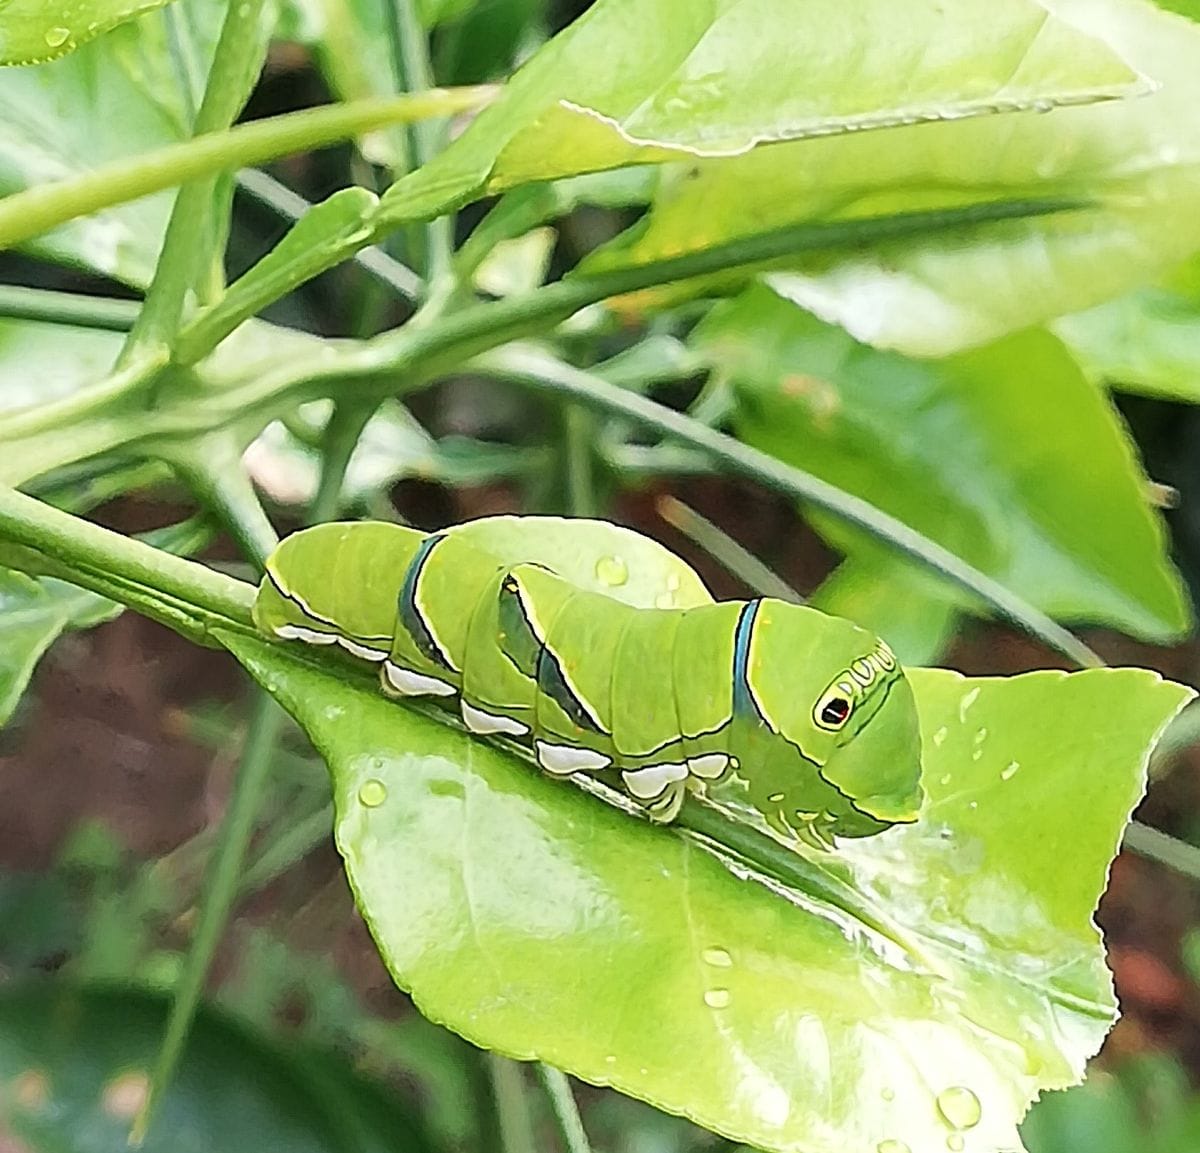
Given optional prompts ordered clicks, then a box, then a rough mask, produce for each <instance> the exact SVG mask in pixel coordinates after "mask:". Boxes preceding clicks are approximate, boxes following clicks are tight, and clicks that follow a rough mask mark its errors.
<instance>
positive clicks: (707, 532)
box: [657, 496, 804, 604]
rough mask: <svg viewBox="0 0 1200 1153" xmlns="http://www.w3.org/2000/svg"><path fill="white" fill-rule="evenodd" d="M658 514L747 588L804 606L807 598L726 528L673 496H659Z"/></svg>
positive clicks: (762, 594)
mask: <svg viewBox="0 0 1200 1153" xmlns="http://www.w3.org/2000/svg"><path fill="white" fill-rule="evenodd" d="M657 508H658V515H659V516H661V517H662V518H663V520H665V521H666V522H667V524H669V525H671V526H672V527H673V528H675V529H677V530H678V531H679V532H681V533H683V535H684V536H686V537H687V538H688V540H690V541H691V542H692V543H693V544H696V545H699V547H700V548H702V549H703V550H704V551H705V552H706V553H708V554H709V556H711V557H713V558H714V559H716V560H717V561H718V562H719V563H720V564H721V565H722V566H723V567H724V568H726V569H728V570H729V572H731V573H732V574H733V575H734V576H735V577H737V578H738V580H740V581H741V582H742V584H744V585H745V586H746V587H747V588H748V589H750V590H751V591H753V592H755V593H757V594H758V595H759V596H764V597H775V598H777V599H778V600H781V601H790V602H791V603H792V604H803V603H804V598H803V597H802V596H800V594H799V593H797V592H796V590H795V589H794V588H792V586H791V585H790V584H788V583H787V581H785V580H784V579H783V578H782V577H781V576H780V575H779V574H778V573H776V572H775V571H773V570H772V569H771V568H769V567H768V566H767V565H765V564H763V562H762V561H760V560H759V559H758V557H756V556H755V555H754V554H753V553H752V552H750V551H749V550H748V549H745V548H743V547H742V546H741V545H740V544H738V542H737V541H735V540H734V539H733V537H731V536H730V535H729V534H728V533H727V532H725V531H724V529H722V528H720V527H719V526H717V525H715V524H713V522H712V521H710V520H708V519H707V517H703V516H701V515H700V514H699V513H698V512H696V510H695V509H692V508H689V507H688V506H687V505H686V504H684V503H683V501H681V500H676V499H675V497H673V496H663V497H660V498H659V500H658V503H657Z"/></svg>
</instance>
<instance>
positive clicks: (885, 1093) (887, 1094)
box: [879, 1089, 896, 1101]
mask: <svg viewBox="0 0 1200 1153" xmlns="http://www.w3.org/2000/svg"><path fill="white" fill-rule="evenodd" d="M879 1096H880V1097H882V1098H883V1099H884V1100H885V1101H895V1100H896V1090H895V1089H881V1090H880V1092H879Z"/></svg>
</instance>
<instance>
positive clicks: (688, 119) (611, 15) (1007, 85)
mask: <svg viewBox="0 0 1200 1153" xmlns="http://www.w3.org/2000/svg"><path fill="white" fill-rule="evenodd" d="M930 43H936V44H937V45H938V50H937V51H936V52H930V51H929V50H928V45H929V44H930ZM614 60H619V61H621V67H620V68H614V67H613V66H612V62H613V61H614ZM1136 80H1137V76H1136V74H1135V73H1134V72H1133V71H1131V70H1130V68H1129V67H1128V66H1127V65H1126V64H1125V62H1124V60H1123V59H1122V58H1121V55H1120V54H1119V53H1118V52H1116V51H1114V50H1113V49H1112V48H1110V47H1109V46H1107V45H1105V44H1103V43H1101V42H1100V41H1098V40H1096V39H1094V38H1093V37H1091V36H1089V35H1087V34H1082V33H1080V32H1079V31H1077V30H1076V28H1075V27H1074V26H1073V24H1069V23H1066V22H1064V21H1061V20H1059V19H1058V18H1057V17H1055V16H1052V15H1048V14H1047V12H1046V10H1045V9H1044V8H1043V7H1042V5H1040V4H1036V3H1033V2H1032V0H1002V2H996V0H960V2H959V3H956V4H954V5H952V6H950V7H947V6H945V5H942V4H938V3H936V2H934V0H919V2H917V3H909V4H905V5H904V6H903V7H897V6H896V5H892V4H887V3H884V2H883V0H863V2H862V3H860V4H859V5H858V6H857V8H856V10H855V12H854V16H853V18H852V19H848V18H847V10H846V7H845V5H844V4H841V3H839V2H838V0H815V2H810V3H806V4H795V3H793V2H792V0H756V2H755V3H752V4H745V3H741V4H731V3H728V2H727V0H690V2H688V3H681V2H678V0H600V2H599V3H597V4H595V5H593V6H592V8H590V9H589V10H588V11H587V12H586V13H585V14H584V15H583V16H582V17H581V18H580V19H579V20H577V21H576V22H575V24H574V25H572V26H571V27H570V28H569V29H568V30H567V31H565V32H563V33H562V34H560V35H559V36H557V37H555V38H554V39H553V40H552V41H550V42H549V43H548V44H547V45H546V46H545V47H543V48H542V49H541V50H540V51H539V52H538V53H537V54H536V55H535V56H534V58H533V59H532V60H531V61H530V62H529V63H528V64H527V65H526V66H525V67H524V68H522V69H521V70H520V72H518V73H517V74H516V76H514V77H513V79H512V80H511V81H510V82H509V83H508V85H507V86H506V88H505V90H504V92H503V94H502V95H501V97H500V99H499V100H498V101H497V102H496V103H495V104H494V105H493V106H492V107H490V108H489V109H487V110H486V111H485V112H484V113H482V114H481V115H480V116H479V117H478V119H477V120H476V121H475V122H474V124H472V126H471V127H470V128H469V129H468V130H467V132H465V133H464V134H463V135H462V137H460V138H459V140H458V141H456V142H455V144H454V145H453V146H452V147H451V148H449V149H447V150H446V152H445V153H443V154H442V156H440V157H439V158H437V159H436V160H435V161H434V162H432V163H431V164H428V165H426V166H425V168H423V169H422V170H420V171H419V172H417V173H413V174H411V175H410V176H408V177H406V178H405V179H402V180H400V181H399V182H397V183H396V184H395V185H393V187H392V188H391V189H390V190H389V191H388V192H387V193H386V194H385V196H384V199H383V210H384V219H385V220H387V221H388V222H389V223H391V224H396V223H400V222H402V221H406V220H413V219H417V218H419V217H421V216H424V215H428V214H434V213H438V212H441V211H444V210H445V208H446V207H447V206H448V205H450V204H452V203H455V202H462V201H465V200H467V199H470V198H471V197H473V196H477V195H480V194H483V193H489V194H490V193H496V192H500V191H503V190H504V189H507V188H512V187H514V186H515V185H518V184H522V183H526V182H528V181H534V180H549V179H554V178H556V177H561V176H573V175H576V174H578V173H582V172H589V171H595V170H599V169H603V168H615V167H619V166H621V165H626V164H632V163H645V162H653V161H663V160H671V159H680V158H692V157H698V156H734V155H738V154H740V153H744V152H746V151H747V150H748V149H753V148H755V147H756V146H757V145H760V144H766V143H770V142H775V141H782V140H795V139H799V138H803V137H815V136H824V135H828V134H830V133H845V132H851V131H854V130H861V129H865V128H881V127H884V126H886V125H889V124H911V123H913V122H914V121H927V120H937V119H949V118H954V119H958V118H962V117H973V116H984V115H986V114H988V113H994V112H998V111H1010V110H1012V109H1017V108H1032V107H1035V106H1036V107H1043V106H1054V105H1056V104H1060V103H1078V102H1081V101H1090V100H1100V99H1104V98H1107V97H1112V96H1115V95H1118V94H1120V93H1122V92H1126V91H1128V90H1129V89H1130V87H1131V86H1132V85H1133V84H1134V83H1135V81H1136ZM805 170H806V172H809V173H811V172H813V171H819V169H812V168H808V167H807V166H806V169H805ZM748 218H749V219H754V214H753V213H749V214H748ZM691 224H692V225H693V238H692V242H693V243H698V244H699V243H706V242H707V241H706V238H705V236H704V235H703V233H704V230H703V229H699V230H698V229H695V228H694V225H695V219H693V220H692V221H691Z"/></svg>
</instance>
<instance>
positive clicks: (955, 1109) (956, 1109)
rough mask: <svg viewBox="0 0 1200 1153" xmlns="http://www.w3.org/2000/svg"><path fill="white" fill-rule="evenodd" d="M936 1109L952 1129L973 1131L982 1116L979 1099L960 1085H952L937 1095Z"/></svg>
mask: <svg viewBox="0 0 1200 1153" xmlns="http://www.w3.org/2000/svg"><path fill="white" fill-rule="evenodd" d="M937 1107H938V1112H939V1113H940V1114H941V1115H942V1116H943V1117H944V1118H945V1120H946V1124H947V1125H949V1126H950V1127H951V1128H952V1129H974V1128H975V1126H976V1125H978V1124H979V1121H980V1118H981V1117H982V1116H983V1109H982V1107H981V1106H980V1104H979V1098H978V1097H976V1096H975V1094H974V1093H972V1092H971V1090H970V1089H967V1088H964V1087H963V1086H962V1085H954V1086H952V1087H951V1088H949V1089H945V1090H943V1091H942V1092H941V1093H939V1094H938V1095H937ZM959 1148H962V1146H959Z"/></svg>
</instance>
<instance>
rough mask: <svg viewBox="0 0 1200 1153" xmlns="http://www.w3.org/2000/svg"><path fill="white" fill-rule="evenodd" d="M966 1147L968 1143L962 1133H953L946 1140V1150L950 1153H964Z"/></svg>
mask: <svg viewBox="0 0 1200 1153" xmlns="http://www.w3.org/2000/svg"><path fill="white" fill-rule="evenodd" d="M966 1147H967V1143H966V1142H965V1141H964V1140H963V1138H962V1134H961V1133H951V1134H950V1136H949V1137H947V1138H946V1148H947V1149H949V1150H950V1153H962V1151H963V1150H964V1149H965V1148H966Z"/></svg>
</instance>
